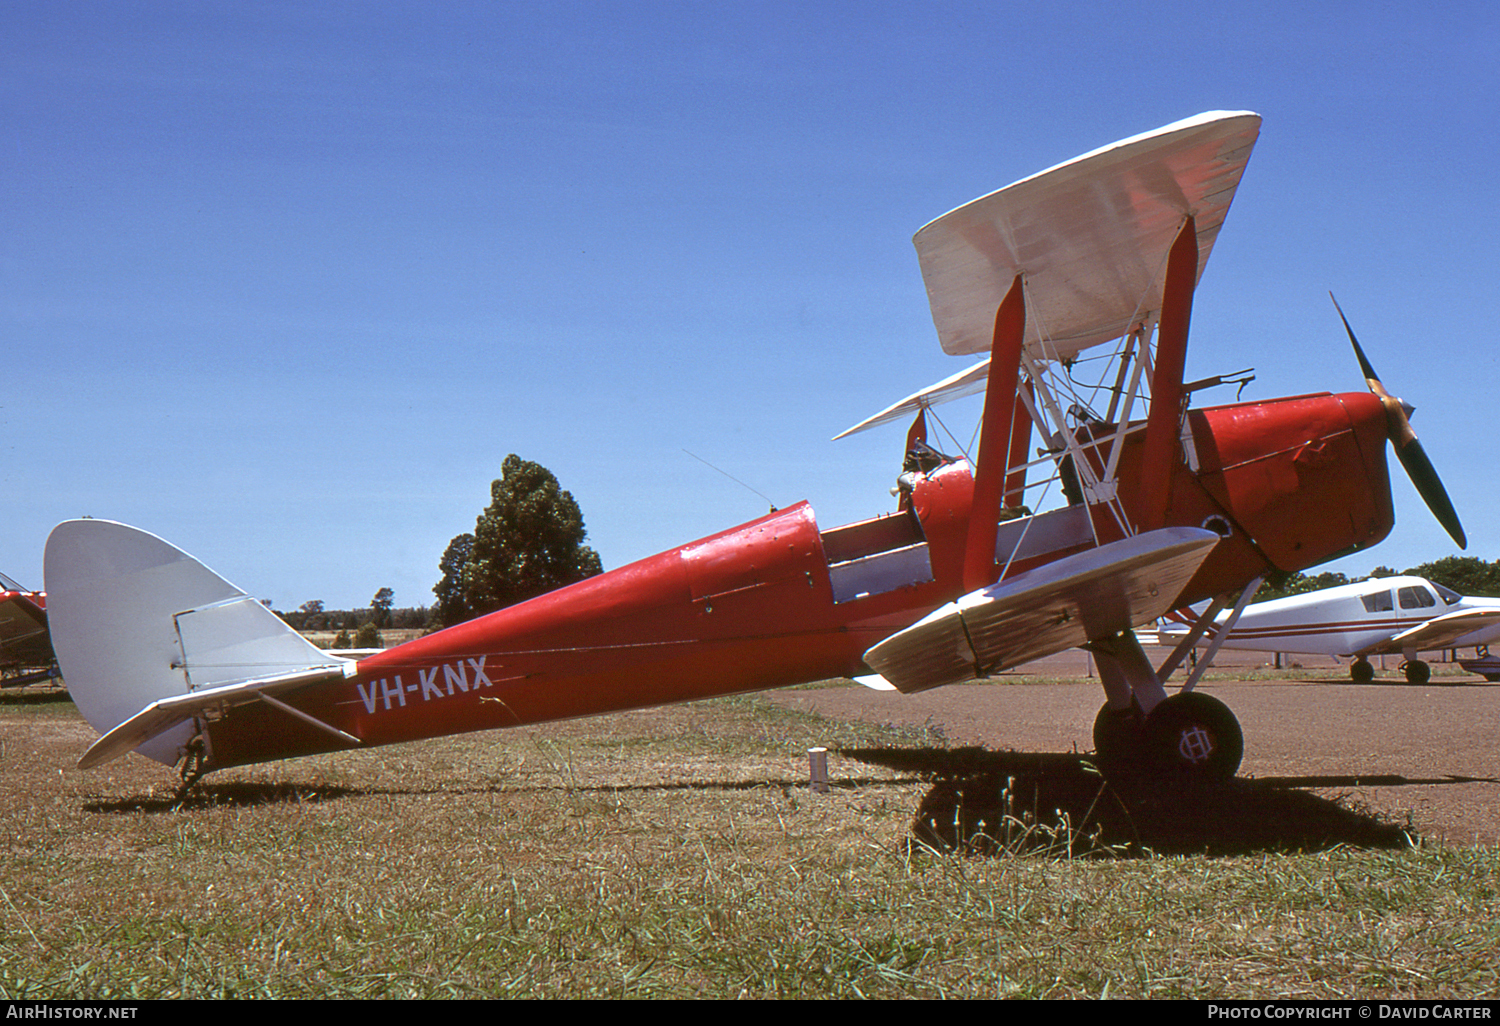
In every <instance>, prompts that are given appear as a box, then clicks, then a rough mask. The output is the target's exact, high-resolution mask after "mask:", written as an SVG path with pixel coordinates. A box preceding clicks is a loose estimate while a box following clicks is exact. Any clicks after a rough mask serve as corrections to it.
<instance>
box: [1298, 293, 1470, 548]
mask: <svg viewBox="0 0 1500 1026" xmlns="http://www.w3.org/2000/svg"><path fill="white" fill-rule="evenodd" d="M1328 298H1329V299H1333V308H1334V309H1335V310H1337V311H1338V312H1339V320H1341V321H1343V322H1344V331H1346V332H1347V333H1348V334H1349V341H1350V343H1351V344H1353V346H1354V355H1355V356H1356V357H1358V358H1359V371H1360V373H1361V374H1363V375H1364V376H1365V384H1367V385H1369V386H1370V391H1371V392H1373V393H1375V395H1376V396H1377V397H1378V398H1379V399H1380V403H1381V405H1382V406H1384V407H1385V421H1386V431H1387V433H1388V434H1389V435H1390V439H1391V446H1392V448H1394V449H1395V450H1396V458H1397V459H1398V460H1400V461H1401V466H1402V467H1404V468H1406V476H1407V477H1409V478H1411V483H1412V484H1413V485H1415V486H1416V489H1417V494H1419V495H1420V496H1422V501H1423V502H1425V503H1427V508H1428V509H1430V510H1432V515H1433V516H1435V517H1437V521H1438V523H1440V524H1442V525H1443V529H1444V530H1446V531H1447V532H1448V534H1449V535H1451V536H1452V538H1453V540H1454V541H1456V542H1457V543H1458V547H1459V548H1460V549H1467V548H1468V547H1469V539H1468V537H1467V536H1466V535H1465V534H1464V528H1463V525H1462V524H1460V523H1459V522H1458V514H1457V513H1456V512H1454V510H1453V503H1452V502H1450V501H1449V499H1448V492H1447V490H1446V489H1444V488H1443V482H1442V481H1441V480H1439V479H1438V475H1437V471H1436V470H1435V469H1433V466H1432V461H1431V460H1429V459H1428V458H1427V453H1426V452H1425V451H1423V449H1422V443H1421V442H1419V441H1417V435H1416V432H1414V431H1413V430H1412V429H1411V414H1412V410H1413V409H1414V407H1413V406H1412V405H1411V404H1410V403H1408V402H1405V401H1403V400H1401V399H1397V398H1396V397H1395V396H1393V395H1391V394H1390V393H1389V392H1387V391H1386V389H1385V386H1384V385H1383V384H1381V383H1380V375H1378V374H1376V373H1375V368H1374V367H1371V366H1370V361H1369V359H1367V358H1366V356H1365V351H1364V350H1363V349H1361V348H1360V347H1359V339H1357V338H1355V337H1354V329H1353V328H1351V327H1349V318H1347V317H1345V316H1344V310H1343V308H1342V307H1341V306H1339V301H1338V300H1337V299H1334V296H1333V293H1332V292H1330V293H1328Z"/></svg>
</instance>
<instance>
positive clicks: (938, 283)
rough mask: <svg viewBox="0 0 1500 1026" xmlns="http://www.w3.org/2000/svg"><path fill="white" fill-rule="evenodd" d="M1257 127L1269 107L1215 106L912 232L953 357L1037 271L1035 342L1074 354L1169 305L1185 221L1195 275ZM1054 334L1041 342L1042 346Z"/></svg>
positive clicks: (981, 348) (987, 331)
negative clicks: (1192, 233) (1192, 223)
mask: <svg viewBox="0 0 1500 1026" xmlns="http://www.w3.org/2000/svg"><path fill="white" fill-rule="evenodd" d="M1259 134H1260V116H1259V115H1258V114H1252V113H1249V112H1248V111H1237V112H1225V111H1215V112H1212V113H1208V114H1200V115H1198V116H1197V117H1192V118H1188V119H1186V120H1184V121H1178V122H1176V123H1174V124H1170V125H1167V126H1166V127H1165V128H1159V129H1157V130H1156V131H1154V132H1147V133H1145V134H1144V135H1137V136H1134V137H1132V138H1130V139H1124V140H1121V141H1120V142H1117V143H1113V144H1111V145H1109V146H1105V147H1103V148H1102V149H1098V150H1095V151H1094V152H1092V153H1088V154H1085V155H1084V156H1082V157H1078V158H1076V159H1074V160H1070V161H1068V162H1067V163H1065V164H1059V165H1057V166H1056V167H1053V168H1050V169H1048V170H1046V171H1042V172H1040V173H1038V174H1035V175H1032V176H1031V177H1030V178H1025V179H1022V180H1021V181H1019V182H1016V183H1015V184H1014V185H1008V186H1006V187H1005V188H1003V189H1001V190H999V191H998V192H992V193H990V194H989V195H988V196H984V197H981V198H980V199H977V200H974V201H973V202H971V203H967V204H965V205H964V206H961V207H959V208H958V209H957V210H953V211H951V212H949V213H947V214H944V215H943V216H942V217H940V218H938V219H937V220H935V221H933V222H932V223H931V224H929V225H927V226H926V227H925V228H923V229H922V230H921V231H919V232H917V234H916V236H915V238H914V239H913V240H912V241H913V242H914V243H915V245H916V247H917V255H918V257H919V258H920V260H921V263H922V279H923V281H924V282H925V283H926V285H927V297H928V301H929V302H930V304H931V306H932V320H933V323H934V324H935V325H936V326H937V330H938V339H939V341H940V342H941V343H942V346H943V349H944V351H945V352H948V353H952V354H962V353H980V352H988V350H989V348H990V341H991V338H992V335H993V332H994V323H995V309H996V308H997V307H998V306H999V304H1000V300H1001V299H1002V298H1004V296H1005V293H1006V290H1008V289H1009V288H1010V285H1011V282H1012V281H1013V280H1014V279H1015V276H1016V275H1017V274H1024V275H1025V279H1026V289H1027V292H1026V304H1027V325H1026V344H1027V347H1028V349H1029V350H1030V351H1031V353H1032V355H1033V356H1034V357H1035V358H1038V359H1067V358H1069V357H1072V356H1073V355H1075V354H1076V353H1077V352H1078V351H1079V350H1080V349H1084V348H1087V347H1088V346H1092V345H1097V344H1099V343H1102V342H1108V341H1110V340H1111V339H1116V338H1119V337H1120V336H1122V335H1124V334H1125V333H1126V332H1127V331H1129V330H1130V328H1131V327H1132V326H1133V325H1134V324H1135V323H1136V322H1137V321H1138V320H1140V319H1141V318H1143V317H1146V316H1148V315H1150V314H1152V313H1154V312H1155V311H1156V310H1158V309H1159V308H1160V306H1161V289H1162V282H1161V272H1162V267H1163V266H1164V262H1165V260H1166V254H1167V251H1168V249H1169V248H1170V247H1171V245H1172V241H1173V239H1174V238H1175V237H1176V235H1177V232H1178V230H1179V229H1180V228H1181V227H1182V224H1183V220H1184V219H1185V218H1186V217H1187V216H1188V215H1192V216H1193V217H1194V218H1195V219H1196V225H1197V230H1198V273H1199V275H1200V276H1201V275H1202V273H1203V266H1204V264H1206V263H1207V262H1208V256H1209V253H1210V252H1212V250H1213V245H1214V240H1215V239H1216V238H1218V235H1219V226H1220V225H1221V224H1223V221H1224V216H1225V214H1226V213H1227V212H1228V210H1229V203H1230V201H1231V200H1232V199H1233V198H1234V191H1235V188H1236V187H1237V186H1238V185H1239V181H1240V176H1241V175H1242V174H1243V173H1244V170H1245V164H1246V162H1247V161H1248V160H1249V159H1250V151H1251V149H1252V148H1253V147H1254V145H1255V140H1256V137H1257V136H1258V135H1259ZM1039 338H1046V339H1047V340H1048V342H1049V345H1048V347H1047V349H1046V350H1045V351H1043V350H1042V349H1041V348H1040V346H1039V344H1038V342H1039Z"/></svg>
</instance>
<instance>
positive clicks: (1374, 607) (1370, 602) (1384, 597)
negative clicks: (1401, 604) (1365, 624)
mask: <svg viewBox="0 0 1500 1026" xmlns="http://www.w3.org/2000/svg"><path fill="white" fill-rule="evenodd" d="M1360 601H1362V602H1363V603H1364V604H1365V612H1367V613H1384V612H1387V611H1389V610H1391V609H1394V608H1396V607H1395V606H1394V605H1392V604H1391V593H1390V591H1389V590H1386V591H1377V592H1376V593H1375V594H1373V595H1361V596H1360Z"/></svg>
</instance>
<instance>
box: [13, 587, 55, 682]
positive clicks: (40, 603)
mask: <svg viewBox="0 0 1500 1026" xmlns="http://www.w3.org/2000/svg"><path fill="white" fill-rule="evenodd" d="M56 675H57V667H56V666H55V665H54V664H53V660H52V642H51V641H50V640H49V639H48V637H47V596H46V595H45V594H43V593H42V592H39V591H27V590H26V589H25V588H23V587H21V585H19V584H17V583H16V582H15V581H13V580H11V579H10V578H9V577H6V576H5V575H4V574H0V684H3V685H5V686H6V687H12V686H15V685H18V684H32V683H35V682H36V681H39V680H47V679H48V678H51V677H55V676H56Z"/></svg>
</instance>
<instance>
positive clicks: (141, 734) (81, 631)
mask: <svg viewBox="0 0 1500 1026" xmlns="http://www.w3.org/2000/svg"><path fill="white" fill-rule="evenodd" d="M45 573H46V578H47V592H48V602H47V606H48V609H47V612H48V619H49V622H50V625H51V631H52V645H53V649H54V650H55V651H56V653H57V661H58V666H59V668H60V669H61V671H62V676H63V681H64V682H65V683H66V685H67V687H68V692H69V694H70V695H71V696H72V698H73V701H74V703H75V704H76V705H77V706H78V709H79V711H80V712H81V713H82V714H83V717H84V719H86V720H88V721H89V723H90V724H92V725H93V727H94V729H95V730H98V731H99V732H100V733H101V734H103V735H104V736H103V737H101V738H100V739H99V740H98V741H97V742H96V743H95V744H94V745H93V747H91V748H90V749H89V750H88V752H86V753H85V754H84V756H83V758H82V760H80V762H79V766H80V768H83V769H88V768H90V767H92V766H97V765H100V764H101V763H104V762H108V761H109V760H111V759H114V758H117V757H119V756H121V755H124V754H125V753H126V752H128V751H132V750H134V751H138V752H140V754H142V755H144V756H146V757H147V758H150V759H154V760H155V761H157V762H160V763H164V764H165V765H168V766H171V765H174V764H176V763H177V762H178V761H180V760H181V759H182V758H183V756H184V755H185V754H186V752H187V749H188V745H189V742H191V741H192V739H193V737H194V736H195V735H196V734H197V733H199V723H198V721H199V720H200V719H201V718H202V717H204V716H206V715H209V714H210V712H211V711H212V710H214V709H217V708H221V707H222V706H223V705H224V704H226V703H229V704H233V703H236V702H239V701H255V700H260V701H266V702H269V703H271V704H272V705H275V706H277V707H278V708H281V709H283V710H285V711H286V712H288V713H289V714H291V715H295V716H299V717H302V718H304V719H305V718H306V717H305V716H303V714H301V713H299V712H297V711H296V710H295V709H292V708H291V707H290V706H288V705H286V704H285V703H283V702H281V701H279V700H277V699H276V698H274V697H273V696H274V694H275V693H276V692H278V691H287V690H291V689H293V688H299V687H303V686H305V685H307V684H310V683H314V682H316V681H321V680H328V679H338V678H343V677H347V676H352V675H353V674H354V672H355V670H356V666H357V664H356V663H354V662H353V661H350V660H347V659H340V658H338V657H337V656H333V655H331V654H329V653H327V652H325V651H323V650H322V649H319V648H318V647H316V646H315V645H313V644H312V643H310V642H308V641H307V640H306V639H305V638H303V637H302V636H301V635H300V634H298V633H297V632H296V631H294V630H292V628H291V627H289V626H288V625H287V624H286V623H285V622H283V621H282V619H281V618H280V617H278V616H277V615H276V614H275V613H273V612H271V611H270V610H269V609H267V608H266V607H265V606H263V605H261V604H260V603H259V602H258V601H256V600H255V599H254V598H252V597H251V596H249V595H247V594H246V593H245V592H244V591H242V590H240V589H239V588H236V587H235V586H234V585H232V584H230V583H229V582H228V581H226V580H224V578H222V577H220V576H219V575H218V574H216V573H214V572H213V571H212V570H210V569H208V568H207V567H206V566H204V565H203V564H202V563H200V562H198V561H197V560H196V559H194V558H193V557H192V556H189V555H188V554H187V553H185V552H183V551H182V550H181V549H179V548H177V547H176V546H174V545H171V544H169V543H167V542H165V541H163V540H162V539H160V538H158V537H156V536H155V535H153V534H149V533H147V532H145V531H141V530H137V529H136V528H133V527H127V526H126V525H124V524H117V523H114V522H112V521H108V520H70V521H66V522H64V523H62V524H59V525H58V526H57V527H56V528H55V529H54V530H53V532H52V535H51V537H49V538H48V539H47V554H46V570H45ZM316 726H318V727H320V728H321V729H324V730H328V731H330V732H332V733H335V734H337V735H338V736H340V737H342V738H344V739H345V740H347V741H348V742H350V743H351V744H358V743H359V740H358V739H357V738H354V737H352V736H350V735H347V734H345V733H343V732H342V731H338V730H335V729H334V728H332V727H329V726H328V725H326V724H323V723H317V724H316ZM210 754H211V753H210Z"/></svg>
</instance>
